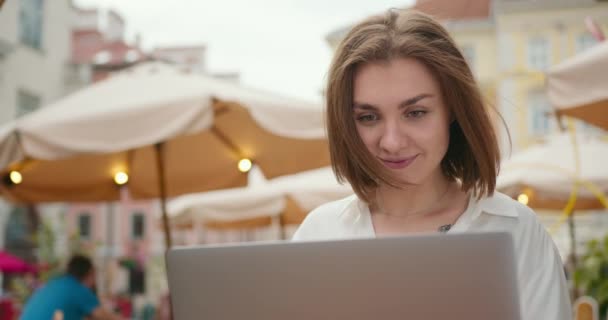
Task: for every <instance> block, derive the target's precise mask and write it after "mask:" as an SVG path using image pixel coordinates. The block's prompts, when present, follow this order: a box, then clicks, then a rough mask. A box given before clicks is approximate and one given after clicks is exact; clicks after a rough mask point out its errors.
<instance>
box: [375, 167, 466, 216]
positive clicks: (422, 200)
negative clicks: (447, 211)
mask: <svg viewBox="0 0 608 320" xmlns="http://www.w3.org/2000/svg"><path fill="white" fill-rule="evenodd" d="M455 189H457V188H456V182H453V181H450V180H448V179H447V178H446V177H445V176H443V174H438V175H436V176H435V177H433V178H432V179H429V180H428V182H426V183H424V184H420V185H407V186H403V187H401V188H395V187H391V186H387V185H383V186H380V187H379V188H378V189H377V191H376V199H375V206H374V207H375V208H376V209H377V210H376V211H377V213H380V214H384V215H387V216H391V217H395V218H403V219H407V218H413V217H421V216H425V215H433V214H434V213H437V212H439V211H442V209H444V208H445V207H446V206H447V203H448V201H446V200H449V199H450V195H451V194H453V193H454V191H455Z"/></svg>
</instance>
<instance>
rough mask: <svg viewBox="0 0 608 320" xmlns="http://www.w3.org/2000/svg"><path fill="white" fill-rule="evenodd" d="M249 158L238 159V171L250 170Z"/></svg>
mask: <svg viewBox="0 0 608 320" xmlns="http://www.w3.org/2000/svg"><path fill="white" fill-rule="evenodd" d="M251 166H252V164H251V160H249V159H247V158H245V159H241V161H239V171H241V172H243V173H244V172H249V170H251Z"/></svg>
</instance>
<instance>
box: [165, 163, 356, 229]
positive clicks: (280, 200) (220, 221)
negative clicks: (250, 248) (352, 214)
mask: <svg viewBox="0 0 608 320" xmlns="http://www.w3.org/2000/svg"><path fill="white" fill-rule="evenodd" d="M352 193H353V191H352V189H351V188H350V186H348V185H341V184H339V183H338V182H337V181H336V179H335V176H334V175H333V172H332V170H331V168H322V169H317V170H311V171H307V172H302V173H298V174H294V175H290V176H284V177H280V178H276V179H271V180H269V181H267V182H266V183H264V184H261V185H256V186H250V187H246V188H236V189H231V190H223V191H215V192H207V193H200V194H190V195H185V196H182V197H179V198H176V199H174V200H171V201H170V202H169V203H168V212H169V215H170V217H171V220H172V223H174V224H177V225H188V226H189V225H191V224H193V223H197V222H200V221H206V222H210V223H211V227H217V226H222V225H226V226H230V227H235V226H239V223H242V225H243V226H247V225H248V224H251V223H252V222H253V221H266V222H268V223H269V222H270V219H262V218H267V217H272V216H280V217H281V222H282V223H281V224H282V225H287V224H299V223H300V222H301V221H302V219H303V218H304V217H305V216H306V214H307V213H308V212H309V211H310V210H312V209H314V208H315V207H317V206H319V205H321V204H323V203H326V202H329V201H333V200H337V199H340V198H343V197H345V196H347V195H350V194H352Z"/></svg>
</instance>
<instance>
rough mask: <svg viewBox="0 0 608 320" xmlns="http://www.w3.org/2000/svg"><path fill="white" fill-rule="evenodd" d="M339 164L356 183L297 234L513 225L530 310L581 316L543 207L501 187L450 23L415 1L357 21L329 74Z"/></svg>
mask: <svg viewBox="0 0 608 320" xmlns="http://www.w3.org/2000/svg"><path fill="white" fill-rule="evenodd" d="M327 127H328V137H329V145H330V153H331V159H332V165H333V169H334V172H335V174H336V176H337V177H338V179H339V180H342V181H344V180H347V181H348V182H349V183H350V184H351V186H352V187H353V190H354V191H355V193H356V195H355V196H351V197H348V198H345V199H342V200H339V201H335V202H332V203H328V204H326V205H323V206H321V207H319V208H317V209H315V210H313V212H311V213H310V214H309V215H308V217H307V218H306V219H305V221H304V222H303V223H302V225H301V226H300V228H299V229H298V231H297V232H296V233H295V235H294V240H322V239H336V238H355V237H379V236H385V235H394V234H412V233H419V232H449V233H451V232H483V231H504V230H506V231H509V232H510V233H511V234H512V235H513V238H514V241H515V250H516V256H517V259H518V261H517V267H518V282H519V283H518V285H519V288H520V296H521V308H522V316H523V319H526V320H538V319H571V317H572V313H571V306H570V301H569V297H568V292H567V286H566V281H565V278H564V274H563V271H562V262H561V260H560V257H559V255H558V253H557V250H556V248H555V245H554V244H553V242H552V240H551V238H550V237H549V235H548V234H547V233H546V232H545V230H544V228H543V227H542V225H541V224H540V223H539V222H538V220H537V218H536V216H535V213H534V212H533V211H532V210H531V209H529V208H528V207H526V206H524V205H521V204H519V203H518V202H516V201H514V200H512V199H511V198H509V197H507V196H505V195H503V194H500V193H498V192H495V190H494V189H495V186H496V176H497V173H498V168H499V165H500V151H499V147H498V142H497V138H496V134H495V132H494V129H493V126H492V120H491V117H490V115H489V113H488V107H487V106H486V105H485V104H484V101H483V99H482V97H481V94H480V92H479V89H478V87H477V85H476V83H475V80H474V77H473V75H472V73H471V70H470V69H469V67H468V65H467V63H466V61H465V59H464V58H463V55H462V54H461V52H460V51H459V50H458V49H457V47H456V45H455V43H454V41H453V40H452V39H451V37H450V36H449V35H448V33H447V31H446V30H445V29H444V28H443V27H442V26H441V25H440V24H439V23H437V22H436V21H434V20H433V19H432V18H430V17H428V16H426V15H424V14H421V13H418V12H415V11H396V10H391V11H389V12H387V14H386V15H384V16H377V17H372V18H370V19H368V20H366V21H364V22H362V23H360V24H358V25H357V26H355V27H354V28H353V29H352V30H351V31H350V33H349V34H348V35H347V36H346V38H345V39H344V40H343V42H342V43H341V45H340V47H339V48H338V50H337V52H336V56H335V58H334V61H333V63H332V66H331V69H330V74H329V83H328V86H327Z"/></svg>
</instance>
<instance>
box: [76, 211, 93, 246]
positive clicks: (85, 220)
mask: <svg viewBox="0 0 608 320" xmlns="http://www.w3.org/2000/svg"><path fill="white" fill-rule="evenodd" d="M78 235H79V236H80V238H81V239H84V240H90V239H91V214H89V213H81V214H80V215H79V216H78Z"/></svg>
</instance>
